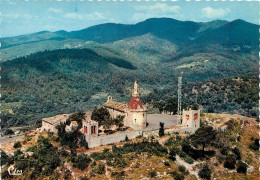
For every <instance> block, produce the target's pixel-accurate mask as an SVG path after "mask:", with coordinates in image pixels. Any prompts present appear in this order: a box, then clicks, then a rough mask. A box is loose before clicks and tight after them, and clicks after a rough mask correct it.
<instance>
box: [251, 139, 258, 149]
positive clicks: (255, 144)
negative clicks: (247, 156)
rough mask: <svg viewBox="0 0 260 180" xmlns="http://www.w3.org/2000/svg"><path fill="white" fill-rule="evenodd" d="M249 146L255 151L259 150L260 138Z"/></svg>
mask: <svg viewBox="0 0 260 180" xmlns="http://www.w3.org/2000/svg"><path fill="white" fill-rule="evenodd" d="M249 148H250V149H252V150H254V151H259V149H260V146H259V139H255V140H254V142H252V143H251V144H250V145H249Z"/></svg>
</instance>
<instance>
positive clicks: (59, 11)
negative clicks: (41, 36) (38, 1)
mask: <svg viewBox="0 0 260 180" xmlns="http://www.w3.org/2000/svg"><path fill="white" fill-rule="evenodd" d="M48 11H49V12H53V13H56V14H60V13H62V12H63V10H61V9H56V8H49V9H48Z"/></svg>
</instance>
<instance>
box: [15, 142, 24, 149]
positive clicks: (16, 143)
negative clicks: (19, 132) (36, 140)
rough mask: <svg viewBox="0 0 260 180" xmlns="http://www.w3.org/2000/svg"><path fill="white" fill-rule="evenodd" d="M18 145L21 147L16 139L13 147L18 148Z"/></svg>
mask: <svg viewBox="0 0 260 180" xmlns="http://www.w3.org/2000/svg"><path fill="white" fill-rule="evenodd" d="M20 147H22V144H21V142H20V141H17V142H15V143H14V148H20Z"/></svg>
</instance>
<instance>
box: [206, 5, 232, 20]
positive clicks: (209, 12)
mask: <svg viewBox="0 0 260 180" xmlns="http://www.w3.org/2000/svg"><path fill="white" fill-rule="evenodd" d="M201 12H202V16H203V17H206V18H209V19H216V18H222V17H224V16H226V15H227V14H228V13H230V9H229V8H219V9H213V8H212V7H209V6H208V7H205V8H203V9H202V10H201Z"/></svg>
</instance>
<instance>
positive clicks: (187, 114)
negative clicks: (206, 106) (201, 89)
mask: <svg viewBox="0 0 260 180" xmlns="http://www.w3.org/2000/svg"><path fill="white" fill-rule="evenodd" d="M182 126H184V127H187V128H193V129H194V131H196V130H197V129H198V128H199V127H200V110H192V109H189V110H183V112H182Z"/></svg>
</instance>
